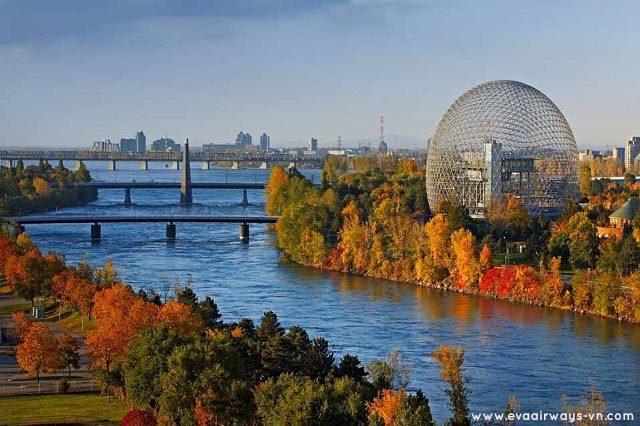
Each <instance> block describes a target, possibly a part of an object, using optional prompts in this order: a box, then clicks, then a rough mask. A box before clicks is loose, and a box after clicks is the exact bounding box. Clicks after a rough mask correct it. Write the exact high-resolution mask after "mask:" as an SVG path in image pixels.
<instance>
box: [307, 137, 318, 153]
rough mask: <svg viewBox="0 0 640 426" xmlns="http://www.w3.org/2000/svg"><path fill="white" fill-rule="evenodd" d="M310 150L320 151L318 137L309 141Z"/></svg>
mask: <svg viewBox="0 0 640 426" xmlns="http://www.w3.org/2000/svg"><path fill="white" fill-rule="evenodd" d="M309 151H314V152H317V151H318V139H316V138H311V140H310V141H309Z"/></svg>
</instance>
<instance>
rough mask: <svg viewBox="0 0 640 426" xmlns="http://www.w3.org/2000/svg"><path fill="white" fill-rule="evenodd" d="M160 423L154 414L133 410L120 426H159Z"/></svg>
mask: <svg viewBox="0 0 640 426" xmlns="http://www.w3.org/2000/svg"><path fill="white" fill-rule="evenodd" d="M157 425H158V421H157V420H156V417H155V416H154V415H153V413H150V412H149V411H144V410H131V411H129V412H128V413H127V414H126V415H125V416H124V418H123V419H122V422H120V426H157Z"/></svg>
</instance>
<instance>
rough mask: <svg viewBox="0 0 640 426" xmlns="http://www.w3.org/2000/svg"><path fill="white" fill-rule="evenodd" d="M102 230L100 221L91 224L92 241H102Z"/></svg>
mask: <svg viewBox="0 0 640 426" xmlns="http://www.w3.org/2000/svg"><path fill="white" fill-rule="evenodd" d="M100 231H101V229H100V224H99V223H98V222H95V223H94V224H93V225H91V241H100V238H101V237H102V235H101V232H100Z"/></svg>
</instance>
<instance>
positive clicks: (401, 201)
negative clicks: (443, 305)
mask: <svg viewBox="0 0 640 426" xmlns="http://www.w3.org/2000/svg"><path fill="white" fill-rule="evenodd" d="M328 164H329V165H330V164H331V161H328ZM393 170H395V171H394V172H393V173H383V172H381V171H379V170H378V171H370V172H366V173H351V174H348V173H345V174H342V175H340V176H333V177H332V178H329V177H327V176H328V175H330V173H329V172H326V173H325V172H323V173H324V175H325V178H324V180H323V182H324V186H323V188H322V189H320V188H315V187H312V185H311V184H310V182H309V181H308V180H307V179H305V178H304V177H302V176H301V175H300V174H299V173H297V172H296V171H290V172H285V171H284V170H282V169H278V168H277V167H274V169H273V171H272V175H271V177H270V181H269V184H268V185H267V190H268V196H267V205H266V210H267V212H268V213H269V214H271V215H279V216H280V219H279V220H278V223H277V224H276V226H275V230H276V233H277V237H278V246H279V248H280V249H282V250H283V251H284V253H285V255H286V256H287V257H288V258H289V259H290V260H292V261H293V262H296V263H298V264H301V265H304V266H308V267H313V268H317V269H325V270H332V271H337V272H345V273H350V274H354V275H360V276H365V277H371V278H380V279H385V280H389V281H396V282H403V283H411V284H417V285H422V286H426V287H430V288H437V289H442V290H448V291H456V292H459V293H464V294H472V295H477V296H480V297H489V298H492V299H496V300H504V301H508V302H517V303H523V304H528V305H532V306H544V307H551V308H556V309H560V310H565V311H572V312H576V313H582V314H586V315H592V316H598V317H602V318H607V319H613V320H617V321H620V322H628V323H633V324H638V323H640V272H638V271H639V270H640V269H639V267H640V264H638V262H637V261H635V260H634V259H640V246H639V245H638V244H637V243H636V242H635V241H633V240H632V239H631V240H630V239H629V238H631V237H627V239H625V241H624V242H619V243H618V242H615V241H614V242H611V241H607V242H604V243H602V244H600V240H599V239H598V238H597V235H596V227H595V225H594V224H593V223H592V222H591V221H590V219H589V217H588V215H587V213H586V212H581V211H575V212H574V211H572V210H568V211H567V213H566V215H565V216H563V217H562V218H560V219H559V220H558V221H557V222H556V223H555V224H553V225H551V224H550V223H549V222H548V221H542V220H533V219H532V218H531V217H529V215H528V214H527V212H526V211H525V210H524V207H523V206H522V204H520V201H519V200H518V199H515V198H510V199H508V200H506V201H505V206H504V208H505V211H504V212H500V214H493V216H495V218H492V219H490V220H488V219H487V220H477V219H471V218H470V217H469V216H468V214H467V212H466V211H465V210H464V209H463V208H462V207H460V206H458V205H456V204H455V203H451V202H449V203H443V205H441V206H438V209H437V210H438V211H439V212H440V213H437V214H435V215H433V216H430V215H428V207H427V203H426V200H425V194H424V183H423V177H422V172H421V171H418V170H417V168H416V166H415V164H413V165H412V164H411V163H410V162H404V163H403V162H402V161H399V162H398V164H397V165H396V166H395V169H393ZM496 236H502V237H497V238H496ZM525 241H526V242H525ZM516 245H518V246H519V247H520V249H521V250H523V251H524V250H526V252H525V254H524V256H525V259H527V260H528V261H529V262H530V263H533V264H535V265H536V266H531V265H529V264H524V263H522V264H516V265H511V266H503V267H495V266H494V264H493V262H494V254H493V253H494V252H495V253H498V255H499V256H505V255H506V254H507V253H508V251H509V250H508V247H509V246H512V247H514V248H515V246H516ZM598 250H599V251H600V253H601V254H600V255H599V257H596V256H595V254H594V253H595V252H596V251H598ZM618 251H622V252H623V253H624V256H623V258H624V259H629V260H628V261H627V263H626V264H624V265H618V263H616V262H615V261H610V260H609V259H610V258H611V257H615V255H616V253H617V252H618ZM634 262H635V263H634ZM562 265H571V266H573V268H572V272H574V275H573V279H572V281H571V282H570V283H567V282H564V281H563V280H562V279H561V270H562ZM589 266H591V267H589ZM594 266H597V267H595V268H594Z"/></svg>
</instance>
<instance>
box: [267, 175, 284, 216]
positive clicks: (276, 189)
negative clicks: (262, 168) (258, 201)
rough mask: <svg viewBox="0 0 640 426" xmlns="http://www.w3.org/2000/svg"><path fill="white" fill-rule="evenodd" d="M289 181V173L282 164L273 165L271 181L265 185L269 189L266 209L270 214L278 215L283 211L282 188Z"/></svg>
mask: <svg viewBox="0 0 640 426" xmlns="http://www.w3.org/2000/svg"><path fill="white" fill-rule="evenodd" d="M285 183H287V173H286V172H285V171H284V169H283V168H282V166H278V165H276V166H273V168H272V169H271V174H270V175H269V182H268V183H267V185H266V186H265V189H266V191H267V205H266V207H265V210H266V211H267V213H268V214H270V215H278V214H280V213H281V212H282V207H283V206H282V200H281V197H280V190H281V188H282V187H283V186H284V184H285Z"/></svg>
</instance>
